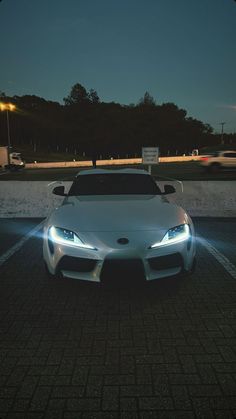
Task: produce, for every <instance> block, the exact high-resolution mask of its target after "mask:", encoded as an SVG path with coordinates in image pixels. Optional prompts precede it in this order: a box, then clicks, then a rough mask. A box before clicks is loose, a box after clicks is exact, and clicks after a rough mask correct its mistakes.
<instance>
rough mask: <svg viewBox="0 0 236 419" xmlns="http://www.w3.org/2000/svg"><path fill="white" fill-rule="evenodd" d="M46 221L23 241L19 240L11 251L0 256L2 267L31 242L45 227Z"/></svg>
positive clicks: (30, 232)
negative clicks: (28, 241)
mask: <svg viewBox="0 0 236 419" xmlns="http://www.w3.org/2000/svg"><path fill="white" fill-rule="evenodd" d="M43 224H44V220H43V221H41V223H39V224H38V225H37V226H36V227H34V228H33V229H32V230H30V231H29V233H27V234H26V235H25V236H24V237H22V239H21V240H19V241H18V242H17V243H16V244H14V246H12V247H11V248H10V249H9V250H7V251H6V252H5V253H3V255H1V256H0V266H2V265H3V264H4V263H5V262H6V261H7V260H8V259H9V258H10V257H11V256H13V255H14V254H15V253H16V252H18V250H20V249H21V248H22V246H23V245H24V244H25V243H26V242H27V240H29V239H30V238H31V237H32V236H34V235H35V234H36V233H37V232H38V231H39V230H40V229H41V228H42V226H43Z"/></svg>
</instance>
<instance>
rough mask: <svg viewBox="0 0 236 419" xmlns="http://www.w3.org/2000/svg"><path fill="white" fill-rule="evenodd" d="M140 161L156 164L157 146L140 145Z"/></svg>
mask: <svg viewBox="0 0 236 419" xmlns="http://www.w3.org/2000/svg"><path fill="white" fill-rule="evenodd" d="M142 162H143V164H148V165H150V164H158V163H159V147H142Z"/></svg>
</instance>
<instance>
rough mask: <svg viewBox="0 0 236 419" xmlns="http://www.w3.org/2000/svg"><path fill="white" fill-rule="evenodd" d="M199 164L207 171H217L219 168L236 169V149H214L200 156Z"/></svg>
mask: <svg viewBox="0 0 236 419" xmlns="http://www.w3.org/2000/svg"><path fill="white" fill-rule="evenodd" d="M200 164H201V165H202V166H203V167H204V168H205V169H206V170H207V171H209V172H214V173H215V172H219V170H221V169H228V170H232V169H236V151H234V150H228V151H226V150H224V151H222V150H221V151H216V152H214V153H212V154H209V155H206V156H202V157H201V159H200Z"/></svg>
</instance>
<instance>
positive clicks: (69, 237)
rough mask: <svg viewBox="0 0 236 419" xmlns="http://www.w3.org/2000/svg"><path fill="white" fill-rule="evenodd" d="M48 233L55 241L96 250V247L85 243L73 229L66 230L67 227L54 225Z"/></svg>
mask: <svg viewBox="0 0 236 419" xmlns="http://www.w3.org/2000/svg"><path fill="white" fill-rule="evenodd" d="M48 235H49V238H50V239H51V240H52V241H53V242H55V243H59V244H65V245H67V246H76V247H83V248H85V249H92V250H96V249H95V247H93V246H90V245H89V244H86V243H84V242H83V241H82V240H81V239H80V238H79V237H78V236H77V234H75V233H74V232H73V231H71V230H66V229H65V228H60V227H54V226H52V227H50V229H49V233H48Z"/></svg>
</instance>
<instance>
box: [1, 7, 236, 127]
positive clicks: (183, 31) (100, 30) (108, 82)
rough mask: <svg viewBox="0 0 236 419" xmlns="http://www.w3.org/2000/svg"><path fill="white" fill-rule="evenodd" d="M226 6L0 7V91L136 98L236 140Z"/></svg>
mask: <svg viewBox="0 0 236 419" xmlns="http://www.w3.org/2000/svg"><path fill="white" fill-rule="evenodd" d="M235 22H236V2H235V1H233V0H198V1H197V0H178V1H176V0H119V1H117V0H116V1H115V0H67V1H65V0H64V1H62V0H40V1H39V0H2V2H0V28H1V37H0V51H1V55H0V61H1V64H0V91H3V92H5V93H6V94H8V95H15V94H16V95H20V96H21V95H24V94H35V95H38V96H41V97H44V98H45V99H49V100H56V101H59V102H61V103H62V102H63V97H65V96H67V95H68V94H69V92H70V89H71V87H72V86H73V85H74V84H75V83H81V84H82V85H83V86H84V87H85V88H86V89H87V90H89V89H90V88H94V89H95V90H97V92H98V95H99V97H100V98H101V100H103V101H105V102H111V101H114V102H119V103H122V104H130V103H137V102H138V100H139V99H140V98H141V97H142V96H143V95H144V93H145V91H149V93H150V94H151V95H152V96H153V97H154V98H155V100H156V102H157V103H158V104H162V103H163V102H174V103H175V104H176V105H178V106H179V107H181V108H184V109H186V110H187V112H188V116H192V117H194V118H197V119H200V120H201V121H203V122H206V123H209V124H210V125H211V126H213V128H214V130H215V131H216V132H218V131H220V129H221V126H220V122H226V124H225V126H224V130H225V132H236V42H235V41H236V31H235Z"/></svg>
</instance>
